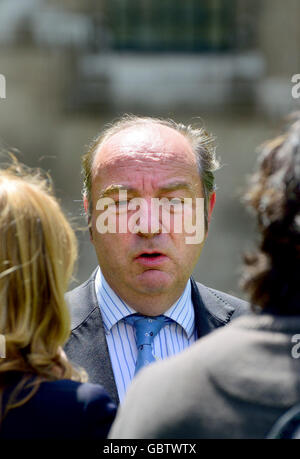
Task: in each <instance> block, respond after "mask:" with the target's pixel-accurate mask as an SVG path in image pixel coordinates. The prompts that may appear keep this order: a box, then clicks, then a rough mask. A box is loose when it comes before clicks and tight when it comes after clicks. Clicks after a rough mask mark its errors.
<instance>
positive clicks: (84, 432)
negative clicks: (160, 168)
mask: <svg viewBox="0 0 300 459" xmlns="http://www.w3.org/2000/svg"><path fill="white" fill-rule="evenodd" d="M48 182H49V181H48V180H47V179H46V178H43V177H42V174H41V173H40V172H38V171H36V172H34V171H30V170H29V169H25V167H24V166H21V165H20V164H18V162H17V161H16V160H15V164H14V165H13V164H12V165H10V166H9V167H7V168H6V169H1V170H0V334H1V336H2V344H3V339H4V341H5V352H4V353H2V355H1V357H2V358H0V438H1V439H2V440H3V439H21V438H23V439H28V438H30V439H51V440H54V439H76V440H83V439H97V438H104V437H105V436H106V435H107V432H108V430H109V427H110V425H111V423H112V421H113V419H114V415H115V405H114V404H113V403H112V402H111V400H110V398H109V397H108V395H107V394H106V392H105V391H104V390H103V388H102V387H100V386H97V385H94V384H89V383H86V382H85V383H83V381H85V380H86V379H87V377H86V373H85V372H84V371H82V370H75V369H74V368H73V367H72V365H71V364H70V363H69V362H68V360H67V358H66V356H65V353H64V352H63V350H62V346H63V344H64V343H65V341H66V340H67V338H68V336H69V334H70V317H69V312H68V308H67V306H66V303H65V300H64V294H65V291H66V289H67V286H68V282H69V280H70V276H71V274H72V271H73V265H74V262H75V259H76V256H77V244H76V237H75V234H74V232H73V230H72V228H71V226H70V224H69V223H68V222H67V220H66V218H65V216H64V215H63V213H62V211H61V209H60V207H59V204H58V202H57V201H56V199H55V198H54V196H53V194H52V191H51V188H50V185H49V183H48ZM3 347H4V346H2V351H3Z"/></svg>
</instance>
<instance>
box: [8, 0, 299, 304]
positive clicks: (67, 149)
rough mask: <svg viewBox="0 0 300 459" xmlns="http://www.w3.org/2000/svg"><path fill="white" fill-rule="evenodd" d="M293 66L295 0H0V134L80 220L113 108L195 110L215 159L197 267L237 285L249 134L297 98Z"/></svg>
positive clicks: (274, 120)
mask: <svg viewBox="0 0 300 459" xmlns="http://www.w3.org/2000/svg"><path fill="white" fill-rule="evenodd" d="M299 73H300V2H299V0H285V1H284V2H283V1H282V0H67V1H64V0H59V1H58V0H57V1H56V0H0V74H2V75H4V77H5V81H6V98H0V120H1V122H0V141H1V146H2V148H4V149H8V150H9V149H12V148H16V149H18V150H19V151H20V154H19V155H18V157H19V158H20V160H21V161H23V162H24V163H25V164H27V165H29V166H33V167H42V168H43V169H45V170H47V171H49V172H50V173H51V174H52V176H53V179H54V183H55V188H56V193H57V195H58V196H59V198H60V201H61V203H62V205H63V208H64V210H65V211H66V212H67V214H68V216H69V218H70V219H71V220H72V221H73V222H74V224H76V225H77V226H78V227H82V228H83V227H84V226H85V219H84V217H83V207H82V203H81V174H80V168H81V166H80V158H81V155H82V154H83V153H84V152H85V151H86V148H87V145H88V144H89V142H90V141H91V139H92V138H93V137H94V136H96V135H97V133H98V132H99V131H100V130H101V129H102V128H103V126H104V125H105V124H106V123H107V122H110V121H112V120H113V119H114V118H116V117H118V116H120V115H122V114H123V113H134V114H139V115H150V116H151V115H153V116H163V117H171V118H174V119H175V120H177V121H183V122H185V123H189V122H201V123H202V124H204V125H205V126H206V127H207V129H208V131H210V132H212V133H213V134H215V136H216V138H217V145H218V149H217V151H218V156H219V157H220V158H221V162H222V165H223V166H222V168H221V170H220V171H218V172H217V174H216V180H217V185H218V194H217V203H216V208H215V211H214V216H213V220H212V224H211V228H210V231H209V236H208V240H207V242H206V246H205V248H204V251H203V253H202V255H201V259H200V261H199V263H198V265H197V268H196V270H195V278H196V279H197V280H198V281H200V282H203V283H205V284H206V285H209V286H211V287H214V288H217V289H220V290H224V291H226V292H229V293H233V294H237V295H240V296H242V293H241V292H240V290H239V287H238V279H239V273H240V267H241V254H242V252H243V250H244V249H249V248H251V247H252V246H253V241H254V240H255V232H254V229H255V223H254V221H253V220H252V218H251V216H249V215H248V213H247V212H246V210H245V208H244V206H243V204H242V203H241V200H240V196H241V193H242V191H243V189H244V187H245V184H246V181H247V176H248V175H249V173H251V171H252V170H253V165H254V163H255V159H256V152H255V150H256V147H257V146H258V145H259V144H260V143H261V142H263V141H265V140H266V139H268V138H270V137H272V136H273V135H275V134H276V133H277V132H278V129H279V127H280V126H281V124H282V123H281V121H282V120H283V119H284V118H285V117H286V116H287V115H288V114H289V113H290V112H291V111H292V110H297V109H300V99H293V97H292V94H291V90H292V87H293V83H292V82H291V78H292V76H293V75H294V74H299ZM2 89H3V88H2ZM2 96H3V94H2ZM0 97H1V95H0ZM78 238H79V242H80V261H79V263H78V270H77V276H76V277H77V282H78V283H79V282H82V281H83V280H85V279H87V278H88V277H89V275H90V273H91V271H92V270H93V269H94V267H95V266H96V264H97V261H96V257H95V255H94V251H93V248H92V246H91V244H90V242H89V235H88V231H86V230H85V231H84V230H82V231H78Z"/></svg>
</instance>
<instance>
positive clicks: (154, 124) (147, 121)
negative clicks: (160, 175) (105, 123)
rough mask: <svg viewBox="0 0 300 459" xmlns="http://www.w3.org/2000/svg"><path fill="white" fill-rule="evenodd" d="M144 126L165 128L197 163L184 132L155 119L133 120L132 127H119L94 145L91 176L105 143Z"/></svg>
mask: <svg viewBox="0 0 300 459" xmlns="http://www.w3.org/2000/svg"><path fill="white" fill-rule="evenodd" d="M141 125H142V126H144V128H149V127H151V126H152V127H159V128H166V129H167V130H168V131H172V132H174V133H175V134H176V135H178V136H179V137H181V138H183V139H184V141H185V142H187V144H188V145H189V147H190V151H191V153H192V154H193V156H194V158H195V161H196V163H197V157H196V154H195V152H194V149H193V144H192V142H191V139H189V137H188V136H187V135H185V134H184V132H181V131H179V130H178V129H176V127H175V126H174V127H173V126H171V125H168V124H165V123H164V122H163V121H160V120H156V119H153V120H151V119H137V120H135V121H134V122H133V123H132V125H125V126H123V127H122V126H121V127H120V129H119V130H117V131H116V132H108V135H107V137H106V136H104V138H103V139H102V141H101V142H99V144H98V145H96V148H95V151H94V154H93V156H92V158H91V163H90V164H91V166H90V170H91V173H92V175H93V170H94V162H95V159H96V156H98V154H99V153H100V151H101V150H102V148H104V147H105V146H106V145H107V143H109V142H110V141H111V140H112V139H113V138H114V137H116V136H118V135H120V134H122V133H124V132H126V131H133V130H136V129H138V128H139V127H140V126H141Z"/></svg>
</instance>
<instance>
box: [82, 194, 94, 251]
mask: <svg viewBox="0 0 300 459" xmlns="http://www.w3.org/2000/svg"><path fill="white" fill-rule="evenodd" d="M83 207H84V211H85V213H86V214H87V215H89V201H88V199H87V197H86V196H84V198H83ZM88 225H89V232H90V241H91V242H93V232H92V228H91V217H90V215H89V217H88Z"/></svg>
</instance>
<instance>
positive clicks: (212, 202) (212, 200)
mask: <svg viewBox="0 0 300 459" xmlns="http://www.w3.org/2000/svg"><path fill="white" fill-rule="evenodd" d="M215 203H216V192H215V191H214V192H213V194H212V195H211V197H210V200H209V207H208V223H210V219H211V215H212V212H213V209H214V207H215Z"/></svg>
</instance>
